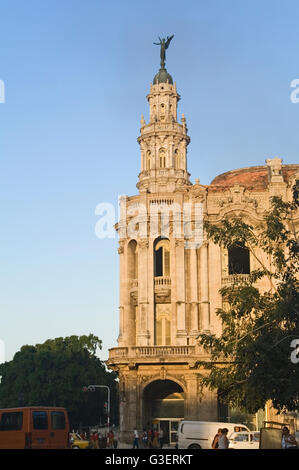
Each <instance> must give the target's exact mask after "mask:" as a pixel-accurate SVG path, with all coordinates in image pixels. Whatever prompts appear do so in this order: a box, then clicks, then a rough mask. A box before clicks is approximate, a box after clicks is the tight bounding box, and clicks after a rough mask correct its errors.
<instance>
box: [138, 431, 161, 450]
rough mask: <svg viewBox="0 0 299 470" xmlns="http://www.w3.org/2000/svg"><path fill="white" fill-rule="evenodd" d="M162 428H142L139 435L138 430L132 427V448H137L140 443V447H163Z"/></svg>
mask: <svg viewBox="0 0 299 470" xmlns="http://www.w3.org/2000/svg"><path fill="white" fill-rule="evenodd" d="M163 437H164V433H163V429H160V430H159V431H158V429H157V428H153V427H149V428H148V429H147V430H146V429H145V428H144V429H143V431H142V435H141V443H140V436H139V432H138V430H137V429H136V428H135V429H134V437H133V449H139V448H140V444H141V446H142V447H141V448H142V449H159V448H160V449H162V448H163Z"/></svg>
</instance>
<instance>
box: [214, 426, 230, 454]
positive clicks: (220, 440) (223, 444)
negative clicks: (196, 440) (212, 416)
mask: <svg viewBox="0 0 299 470" xmlns="http://www.w3.org/2000/svg"><path fill="white" fill-rule="evenodd" d="M227 433H228V429H227V428H222V429H221V428H219V429H218V431H217V434H216V435H215V437H214V439H213V442H212V449H228V445H229V440H228V438H227Z"/></svg>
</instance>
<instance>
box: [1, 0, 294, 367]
mask: <svg viewBox="0 0 299 470" xmlns="http://www.w3.org/2000/svg"><path fill="white" fill-rule="evenodd" d="M298 17H299V3H298V1H296V0H294V1H292V0H286V1H284V2H283V1H277V0H271V1H268V0H259V1H256V0H251V1H244V0H243V1H240V0H234V1H233V0H194V1H190V0H189V1H188V0H187V1H185V2H182V1H177V0H172V1H168V0H164V1H162V2H161V1H156V0H151V1H142V0H139V1H135V0H127V1H124V0H122V1H121V0H114V1H111V2H109V3H108V2H106V1H102V0H85V1H79V0H42V1H41V0H26V1H25V0H2V1H1V2H0V80H3V81H4V83H5V103H0V161H1V165H0V210H1V231H0V311H1V320H2V321H1V331H0V339H2V341H4V343H5V348H6V360H10V359H11V358H12V357H13V354H14V353H15V352H16V351H17V350H18V349H19V348H20V347H21V346H22V345H23V344H36V343H40V342H43V341H45V340H46V339H48V338H54V337H57V336H69V335H72V334H76V335H82V334H88V333H93V334H95V335H97V336H99V337H100V338H101V339H102V341H103V350H102V352H101V353H100V357H101V358H102V359H106V358H107V356H108V353H107V350H108V348H110V347H113V346H116V339H117V336H118V255H117V240H116V239H105V240H99V239H98V238H97V237H96V236H95V224H96V222H97V220H98V217H97V216H96V215H95V208H96V206H97V204H99V203H101V202H110V203H112V204H114V205H115V207H116V206H117V198H118V195H119V194H128V195H132V194H136V192H137V190H136V186H135V185H136V182H137V175H138V173H139V171H140V156H139V147H138V144H137V142H136V139H137V137H138V135H139V127H140V125H139V124H140V117H141V114H144V116H145V119H146V120H147V118H148V103H147V100H146V95H147V93H148V92H149V85H150V82H151V80H152V79H153V77H154V75H155V74H156V72H157V71H158V69H159V61H160V59H159V48H158V47H157V46H154V45H153V42H154V41H157V39H158V36H162V37H165V36H167V35H171V34H174V35H175V37H174V39H173V41H172V43H171V46H170V48H169V49H168V51H167V63H166V66H167V69H168V71H169V73H171V75H172V76H173V78H174V80H175V81H176V83H177V88H178V92H179V93H180V95H181V101H180V103H179V115H181V113H184V114H185V116H186V118H187V125H188V129H189V135H190V137H191V143H190V145H189V155H188V166H189V171H190V172H191V175H192V177H191V179H192V181H194V180H195V178H197V177H199V178H200V181H201V183H203V184H208V183H209V182H210V181H211V180H212V179H213V178H214V177H215V176H216V175H217V174H220V173H222V172H225V171H228V170H231V169H234V168H240V167H247V166H251V165H263V164H264V161H265V159H266V158H271V157H274V156H278V157H280V158H283V160H284V163H298V160H299V158H298V155H299V138H298V135H299V134H298V130H299V128H298V127H299V103H298V104H297V105H296V104H294V103H292V102H291V101H290V93H291V89H290V83H291V81H292V80H294V79H296V78H299V28H298Z"/></svg>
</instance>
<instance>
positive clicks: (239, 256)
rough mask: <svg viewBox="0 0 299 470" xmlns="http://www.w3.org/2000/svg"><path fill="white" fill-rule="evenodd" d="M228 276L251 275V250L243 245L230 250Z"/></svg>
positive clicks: (236, 245) (237, 245)
mask: <svg viewBox="0 0 299 470" xmlns="http://www.w3.org/2000/svg"><path fill="white" fill-rule="evenodd" d="M228 274H230V275H231V274H250V259H249V250H248V248H246V247H245V246H244V245H243V244H241V243H238V244H235V245H232V246H230V247H229V248H228Z"/></svg>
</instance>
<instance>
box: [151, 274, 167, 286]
mask: <svg viewBox="0 0 299 470" xmlns="http://www.w3.org/2000/svg"><path fill="white" fill-rule="evenodd" d="M154 285H155V286H171V278H170V277H169V276H159V277H155V278H154Z"/></svg>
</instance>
